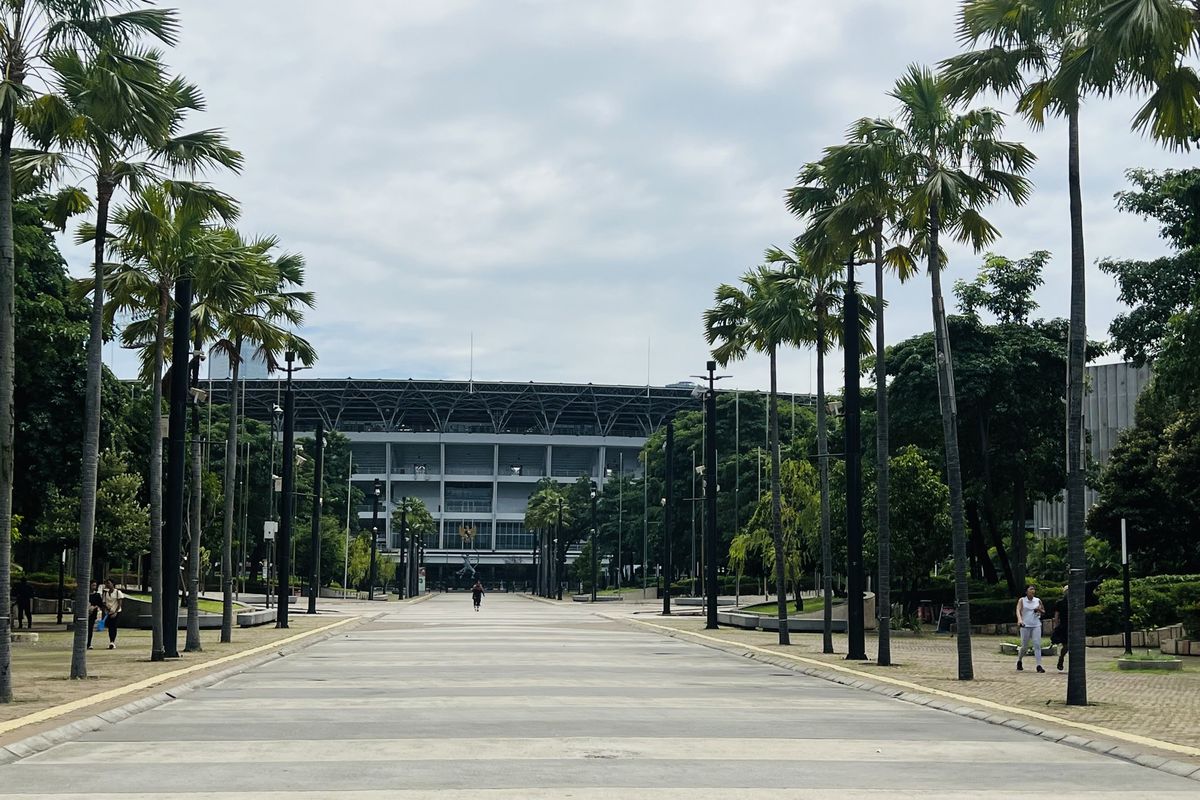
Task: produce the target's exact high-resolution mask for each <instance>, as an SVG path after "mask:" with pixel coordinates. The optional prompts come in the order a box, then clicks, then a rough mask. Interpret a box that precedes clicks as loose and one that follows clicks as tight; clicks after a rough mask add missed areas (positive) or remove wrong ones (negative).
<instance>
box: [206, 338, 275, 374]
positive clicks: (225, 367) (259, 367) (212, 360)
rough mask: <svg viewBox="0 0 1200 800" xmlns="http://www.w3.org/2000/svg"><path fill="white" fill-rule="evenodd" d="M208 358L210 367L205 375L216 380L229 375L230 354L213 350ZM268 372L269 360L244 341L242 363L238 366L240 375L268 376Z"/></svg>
mask: <svg viewBox="0 0 1200 800" xmlns="http://www.w3.org/2000/svg"><path fill="white" fill-rule="evenodd" d="M208 358H209V361H208V367H207V371H206V373H205V375H209V376H212V378H213V379H214V380H221V379H224V378H228V377H229V375H230V370H231V367H230V364H229V356H228V355H226V353H225V352H224V351H223V350H213V351H212V352H211V353H210V354H209V357H208ZM267 372H268V370H267V362H266V361H265V360H263V358H262V356H260V355H258V354H257V353H256V352H255V348H254V346H253V345H251V344H249V343H243V344H242V364H241V366H240V367H238V375H239V376H240V377H242V378H246V379H253V378H266V377H267Z"/></svg>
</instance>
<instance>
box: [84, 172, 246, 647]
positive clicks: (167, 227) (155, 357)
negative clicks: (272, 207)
mask: <svg viewBox="0 0 1200 800" xmlns="http://www.w3.org/2000/svg"><path fill="white" fill-rule="evenodd" d="M237 213H238V207H237V203H236V202H234V201H233V199H232V198H230V197H228V196H227V195H225V194H223V193H221V192H218V191H216V190H213V189H211V188H210V187H207V186H203V185H199V184H193V183H187V182H183V183H181V182H176V181H165V182H162V183H154V184H150V185H148V186H145V187H142V188H141V190H140V191H139V192H138V193H137V194H136V195H135V196H134V197H133V198H131V199H130V200H129V201H128V202H127V203H125V204H124V205H122V206H120V207H118V209H117V211H116V213H115V214H114V216H113V220H112V222H113V228H114V234H113V235H112V236H111V237H110V242H109V249H111V250H112V251H113V253H114V255H115V257H116V259H117V261H115V262H112V263H110V264H109V265H108V266H106V268H105V270H104V274H103V275H102V280H101V281H100V285H103V284H104V283H105V282H107V283H108V284H109V286H110V292H109V294H110V296H109V299H108V300H107V301H106V306H105V314H106V320H107V322H108V324H110V325H111V324H112V323H113V321H114V320H115V319H116V317H117V315H118V314H120V313H129V314H132V315H133V321H132V322H130V323H129V324H128V325H126V327H125V329H124V330H123V331H122V334H121V337H122V341H123V343H124V344H125V345H126V346H127V347H137V348H139V349H140V350H141V362H142V377H143V379H144V380H145V381H146V383H148V384H149V387H150V392H151V398H152V399H151V401H150V406H151V409H152V413H153V417H152V419H154V418H157V417H158V416H159V415H160V414H161V413H162V411H161V409H162V399H163V396H162V391H163V365H164V363H165V360H166V348H167V328H168V326H169V324H170V321H171V318H172V315H173V313H174V309H173V306H174V302H173V293H174V287H175V281H176V280H177V279H178V278H179V277H181V276H183V275H188V274H193V273H195V272H196V271H197V269H198V268H201V267H204V266H209V267H211V266H213V262H215V261H218V254H219V251H220V246H221V243H220V241H219V240H218V238H217V237H216V235H215V227H214V226H215V225H216V224H217V223H219V222H220V221H222V220H228V219H232V218H234V217H236V216H237ZM99 233H100V231H99V230H98V229H97V228H94V227H91V226H88V225H84V226H82V227H81V228H80V232H79V238H80V239H81V240H83V241H94V240H95V238H96V237H97V236H98V235H99ZM216 271H217V270H216V269H215V268H214V269H211V270H210V273H211V272H216ZM206 278H207V280H208V282H209V283H210V284H214V283H218V284H219V283H220V281H219V280H218V279H217V278H216V277H215V276H213V275H210V276H206ZM80 286H81V288H83V289H86V290H89V291H92V292H93V295H95V286H96V282H95V280H94V279H93V280H90V281H89V280H86V279H85V280H83V281H81V283H80ZM203 296H204V293H203V292H202V293H201V297H203ZM150 428H151V429H150V435H149V441H150V447H149V481H148V484H149V485H148V489H149V495H150V598H151V614H150V616H151V631H152V637H151V638H152V642H151V658H152V659H156V660H161V659H162V658H163V652H162V648H163V644H162V641H163V639H162V627H161V622H160V620H161V619H162V603H163V598H162V525H163V520H162V513H163V512H162V432H161V429H160V428H159V426H157V425H154V424H151V426H150ZM84 488H85V490H86V482H85V484H84ZM172 602H173V601H172Z"/></svg>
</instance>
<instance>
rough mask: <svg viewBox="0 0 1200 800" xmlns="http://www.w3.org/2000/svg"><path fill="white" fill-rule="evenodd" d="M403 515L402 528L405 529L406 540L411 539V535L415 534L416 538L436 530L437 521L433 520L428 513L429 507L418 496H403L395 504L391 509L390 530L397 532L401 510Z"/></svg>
mask: <svg viewBox="0 0 1200 800" xmlns="http://www.w3.org/2000/svg"><path fill="white" fill-rule="evenodd" d="M402 511H403V516H404V526H403V527H404V528H405V530H406V537H407V538H406V541H411V537H413V536H416V537H418V539H419V538H420V537H422V536H425V535H426V534H430V533H433V532H435V531H436V530H437V522H436V521H434V519H433V515H432V514H430V513H429V508H428V507H427V506H426V505H425V501H424V500H421V499H420V498H419V497H405V498H403V499H402V500H401V502H399V503H397V504H396V508H395V509H393V511H392V530H393V531H394V532H396V533H397V534H399V532H400V528H401V525H400V521H401V520H400V518H401V512H402Z"/></svg>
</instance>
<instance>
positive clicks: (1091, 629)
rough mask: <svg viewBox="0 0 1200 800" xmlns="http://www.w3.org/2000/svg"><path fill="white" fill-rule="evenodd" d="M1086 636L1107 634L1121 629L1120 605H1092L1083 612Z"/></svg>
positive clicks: (1118, 631)
mask: <svg viewBox="0 0 1200 800" xmlns="http://www.w3.org/2000/svg"><path fill="white" fill-rule="evenodd" d="M1084 625H1085V626H1086V627H1085V630H1086V631H1087V635H1088V636H1109V635H1111V634H1114V633H1120V632H1121V630H1122V618H1121V607H1120V606H1117V607H1116V608H1113V607H1112V606H1092V607H1091V608H1089V609H1087V612H1086V613H1085V614H1084Z"/></svg>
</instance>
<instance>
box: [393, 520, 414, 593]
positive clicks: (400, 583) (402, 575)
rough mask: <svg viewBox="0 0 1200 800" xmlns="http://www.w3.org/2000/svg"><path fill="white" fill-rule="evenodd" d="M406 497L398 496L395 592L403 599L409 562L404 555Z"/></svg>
mask: <svg viewBox="0 0 1200 800" xmlns="http://www.w3.org/2000/svg"><path fill="white" fill-rule="evenodd" d="M407 506H408V498H407V497H401V498H400V572H399V574H398V575H397V577H396V593H397V594H398V595H400V599H401V600H403V599H404V597H405V595H407V594H408V569H407V564H408V563H411V562H410V560H409V559H406V558H405V556H407V555H408V552H407V551H408V538H407V534H408V508H407Z"/></svg>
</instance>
